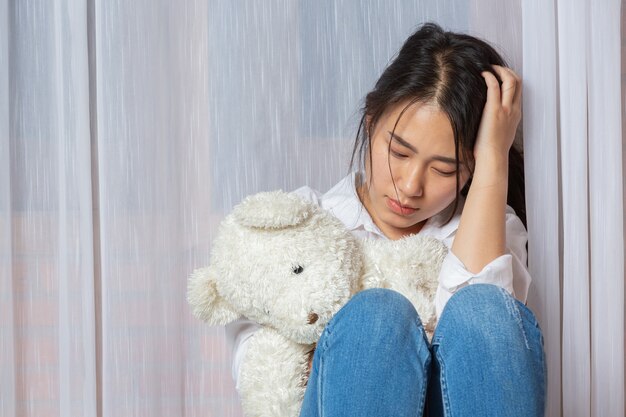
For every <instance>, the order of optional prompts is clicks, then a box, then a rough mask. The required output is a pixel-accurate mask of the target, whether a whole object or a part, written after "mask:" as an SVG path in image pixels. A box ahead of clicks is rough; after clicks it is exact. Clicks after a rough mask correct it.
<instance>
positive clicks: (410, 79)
mask: <svg viewBox="0 0 626 417" xmlns="http://www.w3.org/2000/svg"><path fill="white" fill-rule="evenodd" d="M491 65H500V66H507V64H506V62H505V61H504V59H502V57H501V56H500V55H499V54H498V53H497V52H496V51H495V49H494V48H493V47H491V46H490V45H489V44H487V43H486V42H485V41H483V40H481V39H478V38H475V37H473V36H469V35H465V34H460V33H453V32H446V31H444V30H443V29H442V28H441V27H440V26H438V25H437V24H434V23H426V24H424V25H422V26H421V27H419V29H418V30H417V31H416V32H414V33H413V34H412V35H411V36H409V38H408V39H407V40H406V42H405V43H404V45H403V46H402V48H401V49H400V52H399V53H398V55H397V56H396V57H395V59H394V60H393V61H392V62H391V63H390V64H389V65H388V66H387V68H386V69H385V70H384V72H383V73H382V75H381V76H380V78H379V79H378V81H377V82H376V85H375V86H374V89H373V90H372V91H370V92H369V93H368V94H367V95H366V97H365V104H364V106H363V108H362V109H361V113H362V116H361V120H360V123H359V128H358V130H357V134H356V139H355V142H354V148H353V150H352V157H351V159H350V170H352V169H353V167H354V162H355V157H358V162H359V166H360V167H363V166H364V164H363V162H364V160H365V155H367V154H369V160H370V166H371V154H370V153H369V152H368V150H369V149H371V136H372V133H373V132H374V128H375V126H376V124H377V122H378V121H379V120H380V118H381V116H382V115H383V114H384V113H385V111H387V110H388V109H389V108H390V107H391V106H393V105H397V104H399V103H403V102H407V101H408V104H407V105H406V106H405V107H404V108H403V110H402V112H401V113H400V115H399V116H398V119H397V120H396V122H395V125H394V131H395V127H396V126H397V125H398V122H399V120H400V118H401V117H402V115H403V113H404V111H406V109H407V108H408V107H409V106H411V105H412V104H414V103H417V102H421V103H430V104H435V105H437V106H438V107H439V109H441V110H442V111H443V112H444V113H445V114H446V115H447V116H448V118H449V120H450V123H451V125H452V130H453V133H454V147H455V158H456V198H455V200H454V209H453V210H452V212H451V215H450V217H449V218H448V219H447V221H446V224H447V223H448V222H449V221H450V220H451V219H452V216H453V215H454V213H455V212H456V209H457V207H458V199H459V194H461V195H463V197H467V193H468V191H469V187H470V185H471V182H472V176H473V173H474V172H473V169H472V168H471V166H472V165H473V160H474V155H473V149H474V143H475V142H476V134H477V132H478V127H479V125H480V120H481V117H482V112H483V108H484V106H485V103H486V101H487V85H486V84H485V80H484V78H483V77H482V75H481V73H482V72H483V71H489V72H491V73H492V74H494V75H495V76H496V78H497V79H498V81H500V82H501V80H500V78H499V76H498V75H497V74H496V73H495V72H494V70H493V68H492V67H491ZM366 120H367V122H366ZM459 154H461V155H462V158H461V159H462V160H464V161H465V162H467V165H468V168H470V174H471V175H470V179H469V180H468V182H467V184H466V185H465V187H463V189H461V190H459V187H460V185H459V172H460V170H459V161H460V158H459ZM390 169H391V168H390ZM392 181H393V178H392ZM394 187H395V182H394ZM396 192H397V190H396ZM507 204H508V205H510V206H511V207H512V208H513V209H514V210H515V213H516V214H517V216H518V217H519V218H520V219H521V221H522V223H523V224H524V227H526V205H525V196H524V161H523V154H522V153H521V151H520V150H518V149H517V148H516V147H515V145H514V146H512V147H511V149H510V151H509V178H508V195H507Z"/></svg>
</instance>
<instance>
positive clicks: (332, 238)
mask: <svg viewBox="0 0 626 417" xmlns="http://www.w3.org/2000/svg"><path fill="white" fill-rule="evenodd" d="M446 253H447V248H446V246H445V245H444V244H443V243H442V242H440V241H439V240H437V239H434V238H431V237H421V236H417V235H414V236H411V237H408V238H403V239H400V240H398V241H387V240H373V239H367V240H359V239H357V238H355V237H354V236H353V235H352V234H351V233H350V232H349V231H348V230H347V229H346V228H345V227H344V225H343V224H342V223H341V222H340V221H339V220H338V219H337V218H335V217H334V216H333V215H332V214H330V213H329V212H327V211H326V210H324V209H322V208H320V207H318V206H317V205H315V204H313V203H311V202H309V201H306V200H305V199H303V198H301V197H299V196H297V195H295V194H291V193H285V192H283V191H273V192H263V193H258V194H255V195H253V196H249V197H247V198H246V199H245V200H244V201H243V202H242V203H240V204H239V205H238V206H236V207H235V208H234V210H233V212H232V213H231V214H230V215H228V216H227V217H226V218H225V219H224V220H223V222H222V223H221V224H220V228H219V231H218V235H217V238H216V239H215V241H214V242H213V246H212V249H211V263H210V265H209V266H208V267H205V268H199V269H197V270H195V271H194V272H193V273H192V274H191V277H190V278H189V289H188V300H189V303H190V305H191V306H192V308H193V313H194V315H196V316H197V317H198V318H200V319H202V320H204V321H206V322H208V323H209V324H211V325H224V324H228V323H230V322H232V321H234V320H236V319H237V318H239V317H242V316H243V317H246V318H248V319H250V320H253V321H255V322H257V323H259V324H260V325H262V326H263V328H261V329H260V330H258V331H257V332H255V334H254V335H253V336H252V337H251V339H250V341H249V343H248V348H247V351H246V355H245V357H244V360H243V363H242V364H241V369H240V372H241V373H240V396H241V401H242V408H243V411H244V415H246V416H247V417H269V416H272V417H296V416H298V415H299V413H300V407H301V403H302V399H303V397H304V391H305V389H306V382H307V378H308V372H307V369H308V361H309V358H310V355H311V354H312V352H313V349H314V347H315V343H316V342H317V340H318V338H319V337H320V335H321V333H322V331H323V329H324V327H325V326H326V324H327V323H328V322H329V321H330V319H331V318H332V317H333V315H334V314H335V313H336V312H337V311H338V310H339V309H340V308H341V307H342V306H343V305H344V304H345V303H346V302H347V301H348V300H349V299H350V297H351V296H352V295H354V294H355V293H356V292H357V291H360V290H362V289H366V288H373V287H382V288H391V289H394V290H396V291H398V292H400V293H402V294H404V295H405V296H406V297H407V298H408V299H409V300H411V302H412V303H413V305H414V306H415V308H416V310H417V312H418V314H419V315H420V318H421V319H422V323H423V325H424V327H425V329H426V330H427V335H428V337H429V339H430V338H431V337H432V331H433V330H434V326H435V308H434V295H435V290H436V288H437V279H438V275H439V270H440V267H441V263H442V261H443V258H444V257H445V255H446Z"/></svg>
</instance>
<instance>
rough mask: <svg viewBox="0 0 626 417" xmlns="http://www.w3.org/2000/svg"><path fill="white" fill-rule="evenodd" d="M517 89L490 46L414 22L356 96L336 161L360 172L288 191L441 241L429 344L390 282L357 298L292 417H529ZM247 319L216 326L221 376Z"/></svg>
mask: <svg viewBox="0 0 626 417" xmlns="http://www.w3.org/2000/svg"><path fill="white" fill-rule="evenodd" d="M521 92H522V87H521V81H520V78H519V77H518V76H517V75H516V74H515V73H514V72H513V71H512V70H511V69H509V68H507V67H506V65H505V63H504V61H503V60H502V58H501V57H500V56H499V55H498V54H497V52H496V51H495V50H494V49H493V48H492V47H490V46H489V45H488V44H486V43H485V42H483V41H481V40H479V39H476V38H474V37H471V36H468V35H463V34H457V33H451V32H444V31H443V30H442V29H441V28H440V27H439V26H437V25H435V24H425V25H423V26H421V27H420V28H419V29H418V30H417V31H416V32H415V33H414V34H412V35H411V36H410V37H409V38H408V39H407V41H406V42H405V44H404V45H403V47H402V48H401V50H400V52H399V54H398V56H397V57H396V58H395V59H394V60H393V62H392V63H391V64H390V65H389V66H388V67H387V68H386V69H385V71H384V72H383V74H382V75H381V77H380V78H379V80H378V81H377V83H376V85H375V87H374V90H373V91H371V92H370V93H369V94H367V96H366V99H365V105H364V108H363V116H362V119H361V124H360V126H359V131H358V133H357V137H356V142H355V146H354V151H353V156H352V161H351V163H350V167H351V171H352V168H353V166H354V162H355V157H356V160H358V161H359V169H358V170H356V171H354V172H351V173H350V174H349V175H348V176H347V177H346V178H344V179H343V180H342V181H341V182H339V183H338V184H337V185H336V186H335V187H333V188H332V189H331V190H330V191H328V192H327V193H325V194H324V195H321V194H320V193H319V192H317V191H315V190H312V189H310V188H309V187H302V188H300V189H298V190H296V191H295V192H296V193H298V194H300V195H302V196H304V197H307V198H309V199H310V200H312V201H315V202H317V203H318V204H319V205H320V206H322V207H324V208H326V209H328V210H329V211H331V212H332V213H333V214H334V215H335V216H337V217H338V218H339V219H340V220H341V221H342V222H343V223H344V224H345V225H346V227H348V228H349V229H350V230H351V231H352V233H353V234H355V235H357V236H360V237H378V238H387V239H399V238H401V237H403V236H406V235H409V234H415V233H419V234H424V235H432V236H435V237H437V238H439V239H441V240H442V241H443V242H444V243H445V244H446V245H447V246H448V248H449V249H450V251H449V253H448V255H447V257H446V258H445V260H444V262H443V265H442V269H441V273H440V276H439V286H438V289H437V294H436V298H435V305H436V314H437V320H438V321H437V327H436V329H435V333H434V336H433V339H432V343H429V341H428V339H427V337H426V335H425V331H424V328H423V326H422V324H421V321H420V318H419V316H418V315H417V313H416V311H415V309H414V308H413V306H412V305H411V304H410V302H409V301H408V300H407V299H406V298H405V297H403V296H402V295H400V294H399V293H397V292H394V291H391V290H386V289H375V290H367V291H363V292H361V293H359V294H357V295H356V296H354V297H353V298H352V299H351V300H350V301H349V302H348V303H347V304H346V305H345V306H344V307H343V308H342V309H341V310H340V311H339V312H338V313H337V314H336V315H335V316H334V317H333V319H332V320H331V321H330V322H329V324H328V325H327V326H326V328H325V330H324V332H323V333H322V336H321V337H320V339H319V341H318V344H317V348H316V351H315V354H314V356H313V359H312V364H311V372H310V377H309V382H308V385H307V390H306V394H305V398H304V401H303V405H302V411H301V416H303V417H309V416H321V415H323V416H344V417H345V416H377V417H380V416H422V415H429V416H443V415H458V416H465V415H472V416H492V415H493V416H502V415H507V416H518V415H519V416H522V415H523V416H536V415H543V413H544V407H545V392H546V378H547V376H546V365H545V359H544V357H545V355H544V351H543V336H542V333H541V329H540V328H539V325H538V323H537V320H536V318H535V316H534V315H533V313H532V312H531V311H530V310H529V309H528V308H527V307H526V306H525V305H524V302H525V301H526V296H527V294H528V287H529V285H530V280H531V279H530V276H529V274H528V271H527V269H526V256H527V254H526V247H525V245H526V241H527V234H526V229H525V226H524V224H525V210H524V199H523V196H524V188H523V171H522V162H521V156H520V155H519V152H518V151H517V150H515V148H512V144H513V140H514V138H515V132H516V129H517V126H518V124H519V121H520V117H521ZM507 202H508V203H509V204H508V205H507ZM255 330H256V326H255V325H253V324H252V323H250V322H248V321H246V320H241V321H239V322H237V323H235V324H232V325H230V326H229V327H228V329H227V334H228V336H229V337H230V339H231V340H232V341H233V343H234V345H235V350H234V352H235V359H234V366H233V372H234V376H235V379H237V375H238V364H239V362H240V361H241V357H243V355H244V354H245V344H246V340H247V338H248V337H250V335H251V334H252V333H253V332H254V331H255Z"/></svg>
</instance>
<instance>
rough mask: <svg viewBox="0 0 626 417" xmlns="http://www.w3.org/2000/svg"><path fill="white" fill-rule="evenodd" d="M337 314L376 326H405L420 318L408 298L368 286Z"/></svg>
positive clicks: (395, 292)
mask: <svg viewBox="0 0 626 417" xmlns="http://www.w3.org/2000/svg"><path fill="white" fill-rule="evenodd" d="M337 314H338V315H339V314H341V315H350V316H353V317H358V318H359V320H360V321H362V322H364V323H366V324H369V325H372V326H375V327H378V326H380V325H384V326H389V327H391V326H400V327H401V326H406V325H407V324H412V323H418V324H420V325H421V320H420V318H419V315H418V314H417V311H416V310H415V307H414V306H413V304H411V302H410V301H409V299H408V298H406V297H405V296H404V295H402V294H400V293H399V292H397V291H394V290H390V289H386V288H370V289H367V290H363V291H360V292H358V293H357V294H355V295H354V296H353V297H352V299H351V300H350V301H349V302H348V304H346V305H345V306H344V308H342V309H341V310H340V312H339V313H337Z"/></svg>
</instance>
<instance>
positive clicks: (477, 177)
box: [472, 153, 509, 188]
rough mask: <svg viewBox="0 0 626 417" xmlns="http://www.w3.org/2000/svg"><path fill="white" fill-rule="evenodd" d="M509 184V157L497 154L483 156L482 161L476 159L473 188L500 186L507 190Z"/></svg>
mask: <svg viewBox="0 0 626 417" xmlns="http://www.w3.org/2000/svg"><path fill="white" fill-rule="evenodd" d="M508 183H509V158H508V155H502V154H497V153H492V154H482V155H481V158H480V159H478V158H477V159H476V164H475V166H474V175H473V177H472V186H476V187H492V186H498V185H500V186H503V187H504V188H506V187H507V186H508ZM476 187H475V188H476Z"/></svg>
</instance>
